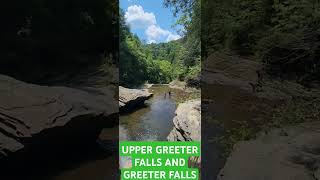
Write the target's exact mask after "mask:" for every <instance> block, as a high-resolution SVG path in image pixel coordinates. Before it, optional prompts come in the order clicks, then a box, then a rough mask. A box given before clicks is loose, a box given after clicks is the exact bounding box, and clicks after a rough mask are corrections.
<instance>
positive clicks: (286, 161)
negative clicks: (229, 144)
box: [218, 122, 320, 180]
mask: <svg viewBox="0 0 320 180" xmlns="http://www.w3.org/2000/svg"><path fill="white" fill-rule="evenodd" d="M319 139H320V122H314V123H304V124H300V125H298V126H291V127H287V128H282V129H274V130H272V131H271V132H269V133H263V134H261V135H260V136H259V137H258V138H257V139H255V140H250V141H245V142H239V143H237V144H236V145H235V146H234V150H233V152H232V154H231V156H230V157H229V158H228V160H227V163H226V164H225V166H224V168H223V169H222V170H221V172H220V174H219V175H218V179H219V180H302V179H303V180H315V179H320V175H319V172H320V151H319V149H320V143H319V142H320V141H319Z"/></svg>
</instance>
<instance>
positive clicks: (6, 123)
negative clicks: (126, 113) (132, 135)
mask: <svg viewBox="0 0 320 180" xmlns="http://www.w3.org/2000/svg"><path fill="white" fill-rule="evenodd" d="M0 92H1V93H0V99H1V101H0V165H1V168H3V169H2V170H4V168H9V167H13V168H17V167H21V168H23V167H28V166H29V165H31V164H36V162H37V160H38V159H39V160H40V159H48V158H49V157H52V158H54V157H55V156H59V155H62V154H68V152H72V151H77V149H79V148H83V147H87V146H88V145H89V144H95V143H96V140H97V138H98V136H99V134H100V132H101V130H102V129H103V128H105V127H112V126H116V125H117V124H118V121H117V119H118V107H117V106H115V104H116V99H114V93H113V92H112V91H111V90H109V89H106V88H104V89H92V88H87V89H86V90H78V89H72V88H67V87H48V86H39V85H34V84H28V83H24V82H21V81H18V80H16V79H13V78H11V77H8V76H3V75H0ZM53 156H54V157H53ZM24 169H26V168H24ZM4 172H5V171H4Z"/></svg>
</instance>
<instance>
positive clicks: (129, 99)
mask: <svg viewBox="0 0 320 180" xmlns="http://www.w3.org/2000/svg"><path fill="white" fill-rule="evenodd" d="M152 95H153V94H152V93H149V91H148V90H147V89H128V88H125V87H122V86H119V108H120V112H125V111H130V110H132V109H134V108H136V107H137V106H140V105H141V104H143V103H144V101H145V100H147V99H149V98H151V97H152Z"/></svg>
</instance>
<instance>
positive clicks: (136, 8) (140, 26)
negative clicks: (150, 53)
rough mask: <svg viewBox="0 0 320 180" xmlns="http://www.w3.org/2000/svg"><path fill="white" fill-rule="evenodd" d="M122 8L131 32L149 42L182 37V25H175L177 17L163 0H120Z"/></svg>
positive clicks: (167, 40) (166, 40)
mask: <svg viewBox="0 0 320 180" xmlns="http://www.w3.org/2000/svg"><path fill="white" fill-rule="evenodd" d="M120 8H121V9H122V10H123V11H124V12H125V20H126V23H127V24H128V25H129V26H130V29H131V32H132V33H133V34H136V35H138V37H139V38H140V40H142V41H144V42H146V43H148V44H150V43H161V42H169V41H172V40H177V39H180V38H181V35H179V33H178V32H179V29H180V28H181V26H174V24H175V22H176V20H177V18H175V17H174V16H173V13H172V11H171V9H170V8H165V7H164V5H163V1H162V0H120Z"/></svg>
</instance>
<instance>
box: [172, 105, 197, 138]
mask: <svg viewBox="0 0 320 180" xmlns="http://www.w3.org/2000/svg"><path fill="white" fill-rule="evenodd" d="M175 113H176V116H175V117H174V119H173V124H174V127H173V129H172V131H171V132H170V134H169V136H168V141H201V101H200V99H197V100H189V101H186V102H184V103H181V104H179V106H178V108H177V110H176V112H175Z"/></svg>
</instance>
